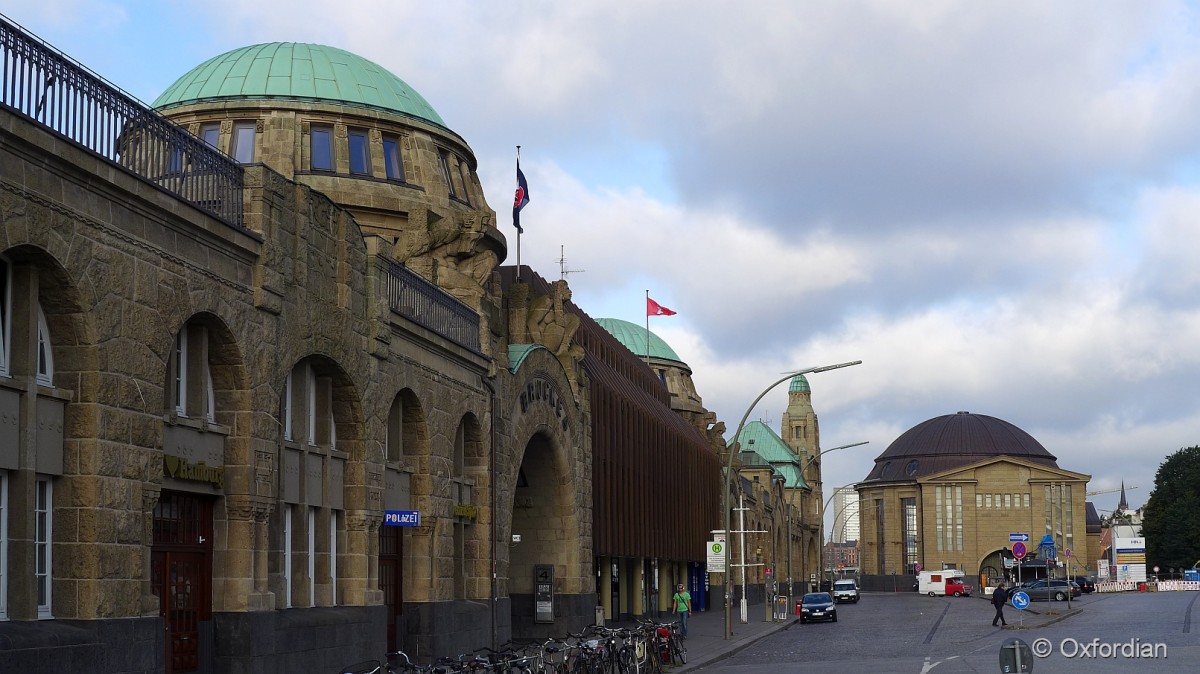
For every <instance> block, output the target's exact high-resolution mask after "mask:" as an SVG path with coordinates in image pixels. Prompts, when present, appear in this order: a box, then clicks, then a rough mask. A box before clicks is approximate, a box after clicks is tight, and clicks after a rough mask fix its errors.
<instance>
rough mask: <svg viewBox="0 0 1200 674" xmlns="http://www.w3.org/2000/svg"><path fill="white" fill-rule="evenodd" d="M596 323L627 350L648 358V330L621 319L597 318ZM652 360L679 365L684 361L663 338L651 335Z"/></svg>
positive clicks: (650, 355)
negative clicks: (658, 359) (670, 361)
mask: <svg viewBox="0 0 1200 674" xmlns="http://www.w3.org/2000/svg"><path fill="white" fill-rule="evenodd" d="M596 322H597V323H599V324H600V327H602V328H604V329H605V330H607V331H608V332H609V334H611V335H612V336H613V337H616V338H617V341H619V342H621V343H622V344H624V345H625V348H627V349H629V350H630V351H632V352H634V353H635V354H637V355H638V356H641V357H647V354H646V328H644V327H642V326H640V325H635V324H633V323H630V322H629V321H623V320H621V319H619V318H597V319H596ZM649 357H650V358H662V359H663V360H673V361H675V362H677V363H682V362H683V361H682V360H680V359H679V355H678V354H676V353H675V351H674V350H673V349H672V348H671V347H670V346H668V345H667V343H666V342H664V341H663V339H662V337H659V336H658V335H656V334H654V333H653V332H651V333H650V354H649Z"/></svg>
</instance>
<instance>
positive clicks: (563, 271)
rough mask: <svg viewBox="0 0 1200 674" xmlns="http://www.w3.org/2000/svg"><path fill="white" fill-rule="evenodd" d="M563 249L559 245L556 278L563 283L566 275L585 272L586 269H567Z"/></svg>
mask: <svg viewBox="0 0 1200 674" xmlns="http://www.w3.org/2000/svg"><path fill="white" fill-rule="evenodd" d="M563 248H564V246H562V245H561V244H560V245H559V247H558V278H559V279H561V280H563V281H565V280H567V275H568V274H575V273H579V272H585V271H587V270H586V269H567V255H566V253H565V252H564V250H563Z"/></svg>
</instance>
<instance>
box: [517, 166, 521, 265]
mask: <svg viewBox="0 0 1200 674" xmlns="http://www.w3.org/2000/svg"><path fill="white" fill-rule="evenodd" d="M520 173H521V146H520V145H518V146H517V174H518V175H520ZM520 186H521V183H520V181H518V182H517V187H518V188H520ZM520 282H521V229H520V228H519V227H518V228H517V283H520Z"/></svg>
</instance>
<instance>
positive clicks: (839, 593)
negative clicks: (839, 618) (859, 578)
mask: <svg viewBox="0 0 1200 674" xmlns="http://www.w3.org/2000/svg"><path fill="white" fill-rule="evenodd" d="M833 600H834V601H836V602H837V603H839V604H840V603H842V602H844V601H852V602H854V603H855V604H857V603H858V583H855V582H854V581H853V580H835V581H833Z"/></svg>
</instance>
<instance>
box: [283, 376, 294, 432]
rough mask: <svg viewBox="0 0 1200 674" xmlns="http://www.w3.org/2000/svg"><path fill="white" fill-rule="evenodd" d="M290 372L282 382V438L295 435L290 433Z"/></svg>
mask: <svg viewBox="0 0 1200 674" xmlns="http://www.w3.org/2000/svg"><path fill="white" fill-rule="evenodd" d="M292 421H293V419H292V373H291V372H289V373H288V374H287V380H286V381H284V383H283V439H284V440H288V441H291V440H294V439H295V436H294V434H293V433H292Z"/></svg>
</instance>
